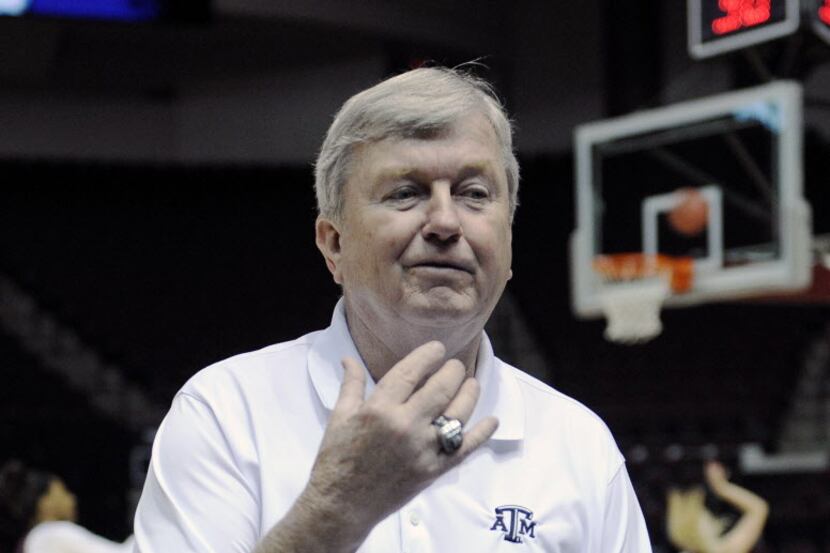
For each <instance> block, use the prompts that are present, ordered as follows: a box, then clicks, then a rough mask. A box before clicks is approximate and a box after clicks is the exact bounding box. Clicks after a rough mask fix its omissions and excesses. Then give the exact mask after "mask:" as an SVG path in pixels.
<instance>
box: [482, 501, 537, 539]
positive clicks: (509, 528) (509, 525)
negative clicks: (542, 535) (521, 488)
mask: <svg viewBox="0 0 830 553" xmlns="http://www.w3.org/2000/svg"><path fill="white" fill-rule="evenodd" d="M490 530H498V531H499V532H502V533H503V534H504V540H505V541H509V542H511V543H522V538H534V539H535V538H536V522H535V521H534V520H533V511H531V510H530V509H527V508H525V507H520V506H519V505H502V506H501V507H496V520H495V521H494V522H493V526H491V527H490Z"/></svg>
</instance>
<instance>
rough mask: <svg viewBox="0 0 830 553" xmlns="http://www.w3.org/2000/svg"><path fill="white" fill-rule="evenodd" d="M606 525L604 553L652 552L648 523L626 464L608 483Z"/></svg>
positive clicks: (604, 528)
mask: <svg viewBox="0 0 830 553" xmlns="http://www.w3.org/2000/svg"><path fill="white" fill-rule="evenodd" d="M606 491H607V494H606V498H607V501H606V506H605V521H604V524H603V535H602V546H601V547H600V551H602V552H603V553H651V542H650V541H649V537H648V531H647V529H646V522H645V519H644V518H643V512H642V510H641V509H640V503H639V502H638V501H637V495H636V493H635V492H634V486H632V485H631V479H630V478H629V477H628V471H627V470H626V469H625V463H622V464H621V465H620V467H619V469H618V470H617V472H616V473H615V474H614V476H613V478H612V479H611V481H610V482H609V483H608V488H607V490H606Z"/></svg>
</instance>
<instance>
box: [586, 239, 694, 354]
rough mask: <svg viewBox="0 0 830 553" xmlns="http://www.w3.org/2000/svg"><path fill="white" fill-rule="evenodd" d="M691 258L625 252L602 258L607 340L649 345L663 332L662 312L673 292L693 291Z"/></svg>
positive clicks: (597, 263)
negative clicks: (691, 289) (648, 342)
mask: <svg viewBox="0 0 830 553" xmlns="http://www.w3.org/2000/svg"><path fill="white" fill-rule="evenodd" d="M693 267H694V264H693V261H692V259H691V258H685V257H681V258H676V257H670V256H666V255H646V254H643V253H623V254H613V255H600V256H597V257H596V258H595V259H594V270H595V271H596V273H597V275H598V276H599V277H600V278H601V279H602V281H603V285H602V286H601V288H600V291H599V300H600V306H601V307H602V310H603V312H604V313H605V318H606V320H607V321H608V325H607V326H606V328H605V338H606V339H607V340H609V341H611V342H617V343H620V344H639V343H643V342H647V341H649V340H651V339H653V338H655V337H656V336H658V335H659V334H660V333H661V332H662V331H663V324H662V323H661V322H660V309H661V308H662V306H663V302H664V301H665V300H666V298H668V297H669V295H671V294H672V293H673V292H678V293H682V292H686V291H688V290H689V289H690V288H691V285H692V275H693Z"/></svg>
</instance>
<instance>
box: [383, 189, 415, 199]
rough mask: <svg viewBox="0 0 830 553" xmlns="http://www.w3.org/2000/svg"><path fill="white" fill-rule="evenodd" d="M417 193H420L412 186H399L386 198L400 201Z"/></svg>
mask: <svg viewBox="0 0 830 553" xmlns="http://www.w3.org/2000/svg"><path fill="white" fill-rule="evenodd" d="M417 195H418V191H417V190H415V189H414V188H412V187H409V186H407V187H404V188H399V189H397V190H395V191H393V192H392V193H391V194H389V195H388V196H387V197H386V198H387V199H389V200H392V201H393V202H400V201H404V200H409V199H412V198H414V197H415V196H417Z"/></svg>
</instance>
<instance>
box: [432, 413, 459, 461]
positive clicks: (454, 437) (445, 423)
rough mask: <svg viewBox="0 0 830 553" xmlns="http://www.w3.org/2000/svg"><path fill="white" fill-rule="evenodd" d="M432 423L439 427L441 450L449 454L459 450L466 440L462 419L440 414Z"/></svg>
mask: <svg viewBox="0 0 830 553" xmlns="http://www.w3.org/2000/svg"><path fill="white" fill-rule="evenodd" d="M432 424H433V426H435V427H436V428H437V429H438V445H439V446H440V447H441V451H443V452H444V453H448V454H449V453H454V452H456V451H458V449H459V448H460V447H461V444H462V442H463V441H464V430H463V425H462V424H461V421H460V420H458V419H453V418H449V417H445V416H444V415H440V416H438V417H437V418H436V419H435V420H434V421H432Z"/></svg>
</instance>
